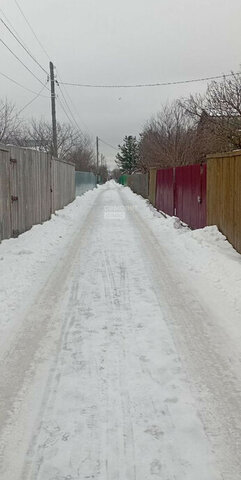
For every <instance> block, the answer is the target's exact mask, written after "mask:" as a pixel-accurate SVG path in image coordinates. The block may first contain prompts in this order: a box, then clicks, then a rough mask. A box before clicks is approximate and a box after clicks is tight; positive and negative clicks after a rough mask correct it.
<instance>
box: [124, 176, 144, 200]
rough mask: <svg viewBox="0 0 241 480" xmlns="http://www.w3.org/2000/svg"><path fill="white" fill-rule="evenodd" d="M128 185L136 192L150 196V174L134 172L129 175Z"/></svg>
mask: <svg viewBox="0 0 241 480" xmlns="http://www.w3.org/2000/svg"><path fill="white" fill-rule="evenodd" d="M127 185H128V187H130V188H131V190H132V191H133V192H134V193H137V194H138V195H141V196H142V197H144V198H148V174H147V173H133V174H132V175H128V177H127Z"/></svg>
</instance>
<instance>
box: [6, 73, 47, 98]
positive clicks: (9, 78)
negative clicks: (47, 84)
mask: <svg viewBox="0 0 241 480" xmlns="http://www.w3.org/2000/svg"><path fill="white" fill-rule="evenodd" d="M0 75H2V77H4V78H6V79H7V80H9V81H10V82H13V83H15V84H16V85H18V86H19V87H21V88H23V89H24V90H26V91H27V92H31V93H34V94H35V95H37V92H35V91H34V90H31V88H28V87H25V86H24V85H22V84H21V83H19V82H17V81H16V80H14V79H13V78H11V77H9V76H8V75H6V74H5V73H2V72H0ZM43 90H44V87H43ZM40 96H41V97H45V98H49V95H42V94H41V95H40Z"/></svg>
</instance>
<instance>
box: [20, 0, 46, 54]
mask: <svg viewBox="0 0 241 480" xmlns="http://www.w3.org/2000/svg"><path fill="white" fill-rule="evenodd" d="M14 1H15V4H16V5H17V7H18V9H19V11H20V13H21V15H22V17H23V18H24V20H25V22H26V23H27V25H28V27H29V28H30V30H31V32H32V34H33V35H34V38H35V39H36V41H37V42H38V44H39V46H40V48H41V49H42V51H43V52H44V54H45V55H46V56H47V58H48V59H49V60H50V57H49V54H48V52H47V51H46V49H45V48H44V46H43V44H42V42H41V41H40V40H39V38H38V36H37V35H36V33H35V31H34V29H33V27H32V26H31V24H30V22H29V20H28V19H27V17H26V15H25V13H24V12H23V9H22V8H21V7H20V5H19V3H18V1H17V0H14Z"/></svg>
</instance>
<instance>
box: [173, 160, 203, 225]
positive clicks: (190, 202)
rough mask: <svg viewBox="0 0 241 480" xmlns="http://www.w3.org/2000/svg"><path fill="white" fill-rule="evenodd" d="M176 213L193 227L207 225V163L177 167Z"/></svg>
mask: <svg viewBox="0 0 241 480" xmlns="http://www.w3.org/2000/svg"><path fill="white" fill-rule="evenodd" d="M174 208H175V215H176V216H177V217H179V218H180V219H181V220H182V221H183V222H185V223H187V225H189V226H190V227H191V228H194V229H195V228H202V227H204V226H205V225H206V165H200V164H195V165H186V166H183V167H176V168H175V197H174Z"/></svg>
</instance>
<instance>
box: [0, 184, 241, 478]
mask: <svg viewBox="0 0 241 480" xmlns="http://www.w3.org/2000/svg"><path fill="white" fill-rule="evenodd" d="M30 325H32V327H31V329H29V327H30ZM23 343H24V347H23ZM226 348H227V346H226V344H225V338H223V336H222V332H221V331H219V330H218V328H216V327H215V318H213V316H212V314H211V312H210V311H209V309H208V305H205V306H204V305H201V304H200V302H199V300H198V298H197V297H196V295H195V294H194V292H192V290H191V288H190V286H189V285H188V284H186V285H184V284H183V278H182V277H181V276H180V272H178V271H176V270H175V266H174V265H172V262H171V259H169V258H167V257H166V252H165V246H163V245H162V246H161V245H160V244H159V242H157V239H156V238H155V236H154V235H153V233H152V232H151V231H150V229H149V228H148V227H147V225H145V223H144V222H143V220H142V219H140V217H139V215H138V211H137V210H136V209H135V202H134V196H133V204H131V205H130V204H129V202H128V201H127V197H126V194H125V190H124V189H120V188H119V187H118V186H114V185H113V184H110V186H109V188H106V189H105V190H100V191H99V193H98V195H97V197H96V202H95V205H94V206H93V208H92V210H91V211H90V213H89V214H88V216H87V218H86V221H85V224H84V225H83V226H82V228H81V229H80V230H79V231H78V232H77V233H76V237H75V238H74V239H73V242H72V244H71V245H70V247H69V250H68V252H66V257H65V258H64V259H63V262H62V264H61V265H57V266H56V270H55V272H53V275H52V276H51V278H50V279H49V282H48V284H46V286H45V288H44V289H43V291H41V292H40V293H39V298H38V301H37V302H36V303H35V305H34V306H33V307H32V308H31V310H30V311H29V313H28V315H27V317H26V318H25V319H24V322H23V325H22V329H20V333H19V334H18V336H17V337H16V339H14V342H13V344H12V351H14V356H11V355H7V356H5V362H4V364H3V365H2V366H1V371H0V373H1V376H0V378H1V380H0V386H1V390H2V391H3V392H4V395H5V396H3V402H2V404H1V405H2V406H1V419H2V425H3V427H2V430H1V437H0V448H1V475H2V476H1V478H4V479H6V480H17V479H22V480H67V479H68V480H77V479H86V478H96V479H99V480H115V479H119V480H149V479H150V478H161V479H162V480H193V479H195V480H223V479H224V478H225V480H238V479H239V475H240V471H241V468H240V466H241V459H240V450H241V449H240V448H239V447H240V438H241V433H240V431H239V425H240V424H241V422H240V420H241V418H240V417H241V413H240V412H241V401H240V394H239V392H237V389H238V388H237V385H238V384H239V379H238V378H237V376H236V372H235V373H234V372H233V371H232V370H231V366H230V363H228V361H227V352H226ZM10 353H11V352H9V354H10ZM234 354H235V353H234ZM31 358H32V361H31ZM224 372H225V382H224V381H223V373H224ZM14 375H15V377H14ZM6 378H9V379H11V381H9V382H8V384H7V385H9V387H8V386H7V388H5V380H6ZM12 384H14V385H12ZM10 386H11V388H10ZM4 389H5V390H4ZM234 391H235V396H234V395H233V392H234ZM230 407H231V408H230ZM4 418H5V420H6V421H5V423H4V421H3V420H4Z"/></svg>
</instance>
